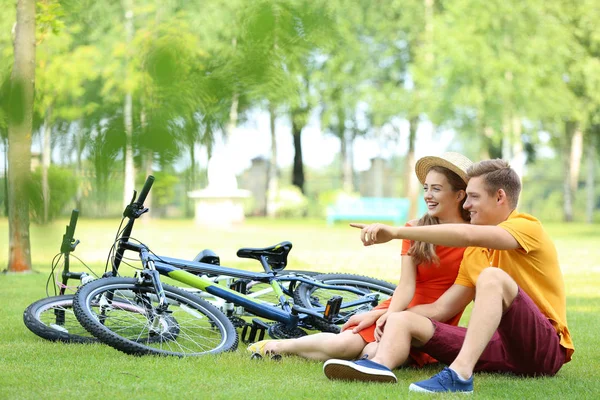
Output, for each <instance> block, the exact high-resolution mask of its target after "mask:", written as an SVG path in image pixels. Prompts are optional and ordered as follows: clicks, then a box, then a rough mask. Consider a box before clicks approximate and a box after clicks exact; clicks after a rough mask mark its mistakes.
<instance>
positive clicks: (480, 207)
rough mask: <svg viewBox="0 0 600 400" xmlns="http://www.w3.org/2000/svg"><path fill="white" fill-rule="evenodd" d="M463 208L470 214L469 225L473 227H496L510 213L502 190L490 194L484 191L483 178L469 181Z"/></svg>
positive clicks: (479, 177)
mask: <svg viewBox="0 0 600 400" xmlns="http://www.w3.org/2000/svg"><path fill="white" fill-rule="evenodd" d="M463 207H464V209H465V210H467V211H468V212H469V214H471V223H472V224H474V225H497V224H499V223H500V222H502V221H504V220H505V219H506V217H507V216H508V214H510V211H511V210H510V207H509V206H508V205H507V199H506V194H505V193H504V190H502V189H499V190H498V191H497V192H496V193H494V194H490V193H489V192H488V191H487V190H486V186H485V181H484V177H483V176H477V177H473V178H471V179H469V184H468V185H467V200H466V201H465V204H464V206H463Z"/></svg>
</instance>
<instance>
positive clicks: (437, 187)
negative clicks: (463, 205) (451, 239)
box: [423, 170, 465, 223]
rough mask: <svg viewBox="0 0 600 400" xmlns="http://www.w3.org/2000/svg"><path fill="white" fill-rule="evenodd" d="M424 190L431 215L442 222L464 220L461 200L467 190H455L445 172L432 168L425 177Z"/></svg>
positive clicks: (424, 196)
mask: <svg viewBox="0 0 600 400" xmlns="http://www.w3.org/2000/svg"><path fill="white" fill-rule="evenodd" d="M423 191H424V194H423V198H424V199H425V203H427V212H428V213H429V215H430V216H432V217H437V218H438V219H439V220H440V222H442V223H444V222H460V221H462V217H461V212H460V202H461V201H462V199H464V197H465V192H464V191H462V190H458V191H455V190H454V188H453V187H452V185H450V183H449V182H448V178H446V176H445V175H444V174H442V173H440V172H437V171H435V170H430V171H429V172H428V173H427V176H426V177H425V183H424V184H423Z"/></svg>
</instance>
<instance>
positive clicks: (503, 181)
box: [467, 158, 521, 209]
mask: <svg viewBox="0 0 600 400" xmlns="http://www.w3.org/2000/svg"><path fill="white" fill-rule="evenodd" d="M467 176H468V177H469V179H470V178H476V177H479V176H482V177H483V182H484V185H485V190H486V191H487V192H488V194H489V195H490V196H494V195H495V194H496V192H497V191H498V190H499V189H503V190H504V192H505V193H506V197H507V199H508V202H509V205H510V206H511V208H512V209H515V208H517V203H518V202H519V194H520V193H521V179H519V175H517V173H516V172H515V170H514V169H512V168H511V167H510V165H509V164H508V162H507V161H505V160H502V159H500V158H496V159H494V160H484V161H480V162H478V163H475V164H473V165H471V166H470V167H469V168H468V169H467Z"/></svg>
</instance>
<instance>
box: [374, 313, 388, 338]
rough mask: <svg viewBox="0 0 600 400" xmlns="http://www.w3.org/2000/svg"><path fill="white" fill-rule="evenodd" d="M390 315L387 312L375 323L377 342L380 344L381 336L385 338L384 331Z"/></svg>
mask: <svg viewBox="0 0 600 400" xmlns="http://www.w3.org/2000/svg"><path fill="white" fill-rule="evenodd" d="M389 315H390V313H387V312H386V313H385V314H383V315H382V316H381V317H379V319H378V320H377V322H376V323H375V340H376V341H378V342H379V341H380V340H381V336H383V329H384V328H385V323H386V322H387V318H388V316H389Z"/></svg>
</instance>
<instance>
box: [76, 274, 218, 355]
mask: <svg viewBox="0 0 600 400" xmlns="http://www.w3.org/2000/svg"><path fill="white" fill-rule="evenodd" d="M150 291H151V289H149V288H147V287H139V286H134V285H119V284H114V285H107V286H103V287H100V288H98V289H96V290H94V291H92V292H91V293H90V294H89V295H88V297H87V300H86V302H87V303H88V304H90V303H93V302H97V303H98V304H99V305H100V306H99V307H96V308H95V309H94V310H92V312H93V313H94V314H93V315H92V317H93V318H95V319H96V320H97V321H98V322H100V323H101V324H102V325H100V326H101V327H102V329H103V330H104V332H105V333H106V332H107V331H110V333H109V335H115V334H116V335H118V336H120V337H121V338H125V339H127V340H129V341H132V342H135V343H137V344H140V345H143V346H144V347H145V348H148V350H150V351H151V352H157V353H165V354H173V355H198V354H203V353H207V352H212V351H214V350H215V349H218V348H220V347H222V346H223V345H224V342H225V335H226V334H225V327H224V326H223V324H222V323H221V322H220V321H218V320H217V319H216V318H212V316H213V314H212V313H211V312H210V311H209V310H206V309H204V308H203V307H202V306H199V305H198V303H195V302H194V301H192V300H190V299H188V298H186V297H183V296H181V295H179V294H178V293H175V292H171V291H166V293H165V294H166V296H167V303H168V311H167V312H159V311H158V298H157V297H156V296H155V295H153V294H152V293H150ZM108 292H111V293H112V294H113V301H112V302H110V301H108V299H107V296H106V294H107V293H108ZM115 302H116V303H117V306H114V304H115ZM123 304H125V305H127V306H128V307H135V308H137V309H138V310H143V311H142V312H138V313H131V312H123V311H124V310H123V309H122V305H123ZM198 307H200V308H201V310H202V311H199V310H198V309H197V308H198Z"/></svg>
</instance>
